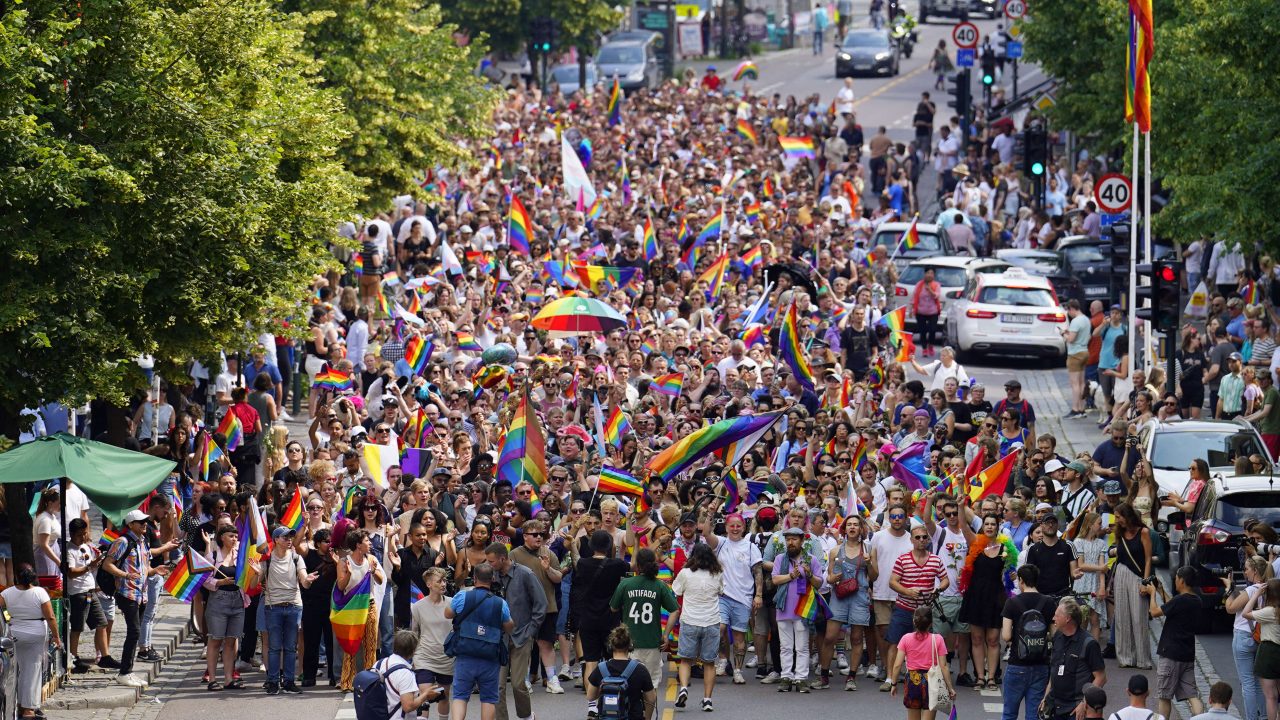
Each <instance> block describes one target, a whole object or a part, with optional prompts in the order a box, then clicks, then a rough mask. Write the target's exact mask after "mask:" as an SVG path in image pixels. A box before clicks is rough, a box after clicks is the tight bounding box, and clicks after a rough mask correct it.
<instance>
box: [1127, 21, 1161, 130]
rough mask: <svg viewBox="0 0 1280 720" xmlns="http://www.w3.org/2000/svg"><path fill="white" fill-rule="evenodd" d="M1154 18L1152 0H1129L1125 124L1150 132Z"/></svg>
mask: <svg viewBox="0 0 1280 720" xmlns="http://www.w3.org/2000/svg"><path fill="white" fill-rule="evenodd" d="M1154 28H1155V16H1154V14H1153V12H1152V8H1151V0H1129V52H1128V53H1127V54H1126V55H1125V71H1126V72H1125V89H1124V90H1125V92H1124V121H1125V122H1131V123H1137V125H1138V130H1139V131H1140V132H1144V133H1148V132H1151V74H1150V73H1149V72H1148V70H1147V67H1148V65H1149V64H1150V63H1151V58H1152V56H1153V55H1154V53H1155V35H1154Z"/></svg>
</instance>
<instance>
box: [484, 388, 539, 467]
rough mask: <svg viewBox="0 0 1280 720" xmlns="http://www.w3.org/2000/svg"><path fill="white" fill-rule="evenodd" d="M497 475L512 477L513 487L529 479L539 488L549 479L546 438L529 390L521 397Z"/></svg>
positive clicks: (512, 419) (499, 461) (502, 451)
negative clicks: (532, 404)
mask: <svg viewBox="0 0 1280 720" xmlns="http://www.w3.org/2000/svg"><path fill="white" fill-rule="evenodd" d="M496 475H497V478H498V479H499V480H508V481H510V483H511V486H512V487H515V486H516V485H519V484H520V483H521V482H527V483H529V484H530V485H533V486H534V487H535V488H538V487H542V484H543V483H544V482H546V480H547V445H546V440H545V439H544V438H543V435H542V426H541V425H539V421H538V416H537V415H536V414H534V412H533V407H532V406H530V405H529V396H528V394H527V393H526V394H525V395H524V396H522V397H521V398H520V407H519V408H517V410H516V414H515V416H514V417H512V418H511V425H510V426H509V427H508V428H507V434H506V437H505V438H504V439H503V441H502V450H501V452H500V453H499V454H498V468H497V473H496Z"/></svg>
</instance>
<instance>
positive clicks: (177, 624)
mask: <svg viewBox="0 0 1280 720" xmlns="http://www.w3.org/2000/svg"><path fill="white" fill-rule="evenodd" d="M190 609H191V606H190V605H188V604H186V603H183V602H179V601H177V600H174V599H173V598H172V597H169V595H168V594H166V593H165V592H164V590H163V589H161V591H160V607H159V609H158V610H157V611H156V626H155V632H154V633H153V634H152V638H151V639H152V647H153V648H154V649H155V651H156V652H157V653H158V654H159V655H160V656H161V657H162V658H163V659H162V660H161V661H160V662H158V663H146V662H142V661H136V662H135V663H134V666H133V672H134V674H136V675H137V676H138V677H141V678H145V679H146V680H147V682H148V687H146V688H131V687H125V686H123V685H119V684H117V683H116V671H115V670H103V669H99V668H98V667H97V666H94V667H92V668H90V670H89V672H87V673H83V674H72V675H69V676H67V681H66V682H65V683H64V684H63V686H62V687H60V688H59V689H58V690H57V691H56V692H54V693H53V695H52V696H50V697H49V698H48V699H46V700H45V702H44V708H45V709H46V710H48V711H54V712H50V713H49V715H50V717H60V718H68V717H81V716H80V715H68V714H65V713H62V712H57V711H63V710H101V709H113V708H114V709H123V708H131V707H133V706H134V705H135V704H137V703H138V701H139V700H140V699H143V698H144V697H148V696H151V697H154V696H155V695H156V693H157V692H158V690H159V687H158V686H156V685H154V684H153V683H156V682H157V678H160V677H161V674H162V673H163V670H164V667H165V665H166V664H167V663H168V662H169V661H170V659H172V658H173V657H174V655H175V654H177V653H178V652H179V651H180V650H183V649H187V648H183V647H182V642H183V641H184V640H185V639H186V637H187V619H188V617H190ZM124 636H125V627H124V620H123V619H122V618H120V617H119V616H117V618H116V622H115V626H114V627H113V629H112V633H111V643H110V648H111V656H112V657H114V658H116V659H117V660H118V659H120V656H121V649H122V646H123V645H124ZM80 652H81V654H82V655H86V656H89V657H92V656H93V634H92V633H90V632H87V631H86V632H85V633H83V634H82V635H81V637H80ZM197 652H198V651H197ZM109 715H110V717H112V718H113V719H115V720H118V718H117V717H116V716H117V715H122V714H121V713H115V712H112V713H109ZM102 716H105V715H102ZM95 717H98V715H95Z"/></svg>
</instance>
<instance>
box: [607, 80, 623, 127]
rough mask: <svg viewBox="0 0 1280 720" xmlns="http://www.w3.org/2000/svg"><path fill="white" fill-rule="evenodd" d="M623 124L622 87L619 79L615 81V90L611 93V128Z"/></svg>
mask: <svg viewBox="0 0 1280 720" xmlns="http://www.w3.org/2000/svg"><path fill="white" fill-rule="evenodd" d="M621 123H622V86H621V85H620V84H618V78H616V77H615V78H614V79H613V89H612V90H610V91H609V127H613V126H615V125H620V124H621Z"/></svg>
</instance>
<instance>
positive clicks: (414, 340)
mask: <svg viewBox="0 0 1280 720" xmlns="http://www.w3.org/2000/svg"><path fill="white" fill-rule="evenodd" d="M434 351H435V343H433V342H431V341H430V340H426V339H423V338H421V337H417V336H414V337H411V338H409V342H407V343H405V344H404V361H405V362H406V363H408V364H409V367H411V368H413V372H414V374H416V375H421V374H422V373H423V371H424V370H426V369H427V363H429V362H431V353H432V352H434Z"/></svg>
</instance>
